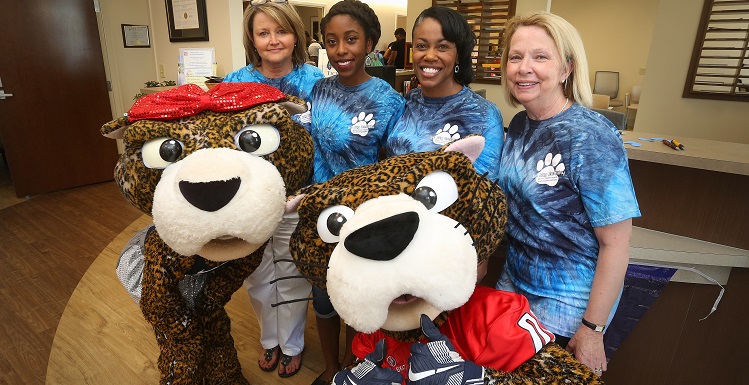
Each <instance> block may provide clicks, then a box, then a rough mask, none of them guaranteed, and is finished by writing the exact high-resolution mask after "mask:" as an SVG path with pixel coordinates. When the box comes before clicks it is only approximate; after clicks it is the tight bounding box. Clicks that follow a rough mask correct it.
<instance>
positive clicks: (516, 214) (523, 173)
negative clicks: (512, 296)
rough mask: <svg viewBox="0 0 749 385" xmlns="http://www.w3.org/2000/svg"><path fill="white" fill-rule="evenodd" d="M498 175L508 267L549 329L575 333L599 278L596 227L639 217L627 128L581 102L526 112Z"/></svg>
mask: <svg viewBox="0 0 749 385" xmlns="http://www.w3.org/2000/svg"><path fill="white" fill-rule="evenodd" d="M499 180H500V183H499V184H500V186H501V187H502V188H503V189H504V191H505V194H506V195H507V210H508V221H507V229H506V234H507V237H508V250H507V262H506V265H505V270H506V274H507V275H508V276H509V278H510V280H511V281H512V283H513V284H514V285H515V288H516V289H517V291H518V292H520V293H521V294H527V295H528V297H529V300H530V301H531V309H533V312H534V313H535V314H536V315H537V316H538V318H539V319H540V320H541V322H542V323H543V324H544V325H545V326H546V327H548V328H549V330H551V331H552V332H554V333H557V334H560V335H563V336H567V337H571V336H572V335H574V333H575V331H576V330H577V328H578V327H579V325H580V319H581V318H582V316H583V314H584V312H585V309H586V307H587V305H588V298H589V295H590V289H591V286H592V284H593V276H594V274H595V269H596V262H597V259H598V248H599V247H598V240H597V239H596V236H595V233H594V232H593V228H594V227H599V226H606V225H610V224H613V223H617V222H620V221H623V220H626V219H629V218H633V217H638V216H640V209H639V206H638V204H637V200H636V198H635V192H634V188H633V186H632V179H631V177H630V174H629V165H628V161H627V153H626V151H625V150H624V145H623V143H622V139H621V135H620V133H619V132H618V131H617V130H616V128H615V127H614V126H613V124H611V122H609V121H608V120H607V119H606V118H604V117H603V116H602V115H600V114H598V113H596V112H594V111H591V110H590V109H588V108H585V107H583V106H580V105H578V104H573V105H572V106H571V107H570V108H569V109H568V110H567V111H564V112H562V113H561V114H559V115H557V116H555V117H553V118H551V119H547V120H544V121H532V120H529V119H528V117H527V114H526V112H525V111H523V112H520V113H518V114H517V115H516V116H515V117H514V118H513V119H512V122H511V123H510V126H509V129H508V132H507V138H506V140H505V144H504V149H503V151H502V159H501V176H500V179H499ZM500 282H501V280H500ZM498 288H503V287H500V285H498ZM503 289H504V288H503Z"/></svg>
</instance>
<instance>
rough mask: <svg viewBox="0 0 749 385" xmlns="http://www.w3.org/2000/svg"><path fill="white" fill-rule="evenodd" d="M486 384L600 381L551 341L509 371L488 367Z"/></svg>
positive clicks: (546, 384) (593, 383)
mask: <svg viewBox="0 0 749 385" xmlns="http://www.w3.org/2000/svg"><path fill="white" fill-rule="evenodd" d="M484 383H485V384H486V385H504V384H513V385H517V384H524V385H526V384H527V385H561V384H567V385H577V384H590V385H598V384H603V381H601V378H600V377H598V376H597V375H595V374H594V373H593V371H591V370H590V369H589V368H588V367H587V366H585V365H583V364H581V363H580V362H579V361H578V360H576V359H574V358H573V357H572V356H571V355H570V354H569V353H568V352H567V351H566V350H564V348H562V347H561V346H559V345H557V344H555V343H550V344H548V345H546V346H544V347H543V348H542V349H541V350H540V351H539V352H538V353H536V355H535V356H533V357H531V359H529V360H528V361H526V362H525V363H523V364H522V365H520V366H519V367H518V368H517V369H515V370H514V371H512V372H510V373H506V372H502V371H499V370H494V369H491V368H487V370H486V374H485V376H484Z"/></svg>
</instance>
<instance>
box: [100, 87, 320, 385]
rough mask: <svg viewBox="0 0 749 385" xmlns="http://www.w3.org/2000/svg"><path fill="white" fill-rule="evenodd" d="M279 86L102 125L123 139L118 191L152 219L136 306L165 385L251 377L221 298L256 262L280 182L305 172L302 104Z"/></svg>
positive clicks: (308, 156) (308, 152)
mask: <svg viewBox="0 0 749 385" xmlns="http://www.w3.org/2000/svg"><path fill="white" fill-rule="evenodd" d="M236 84H237V83H234V85H232V87H237V86H236ZM247 85H248V86H253V87H258V85H257V84H249V83H248V84H247ZM262 86H264V85H261V87H260V91H262ZM220 87H222V85H218V86H216V87H215V88H214V90H215V89H218V88H220ZM253 89H254V88H253ZM274 90H275V89H274ZM253 92H254V91H253ZM275 92H278V91H277V90H275ZM281 95H282V97H281V98H280V99H279V100H276V101H275V102H265V103H260V104H255V105H253V106H251V107H249V108H245V109H243V110H239V111H232V112H212V111H204V112H200V113H198V114H196V115H193V116H187V117H181V118H179V119H175V120H164V121H157V120H138V121H134V122H132V121H130V120H128V119H127V118H121V119H118V120H115V121H112V122H110V123H107V124H106V125H104V126H103V127H102V133H103V134H104V135H105V136H107V137H110V138H122V139H123V140H124V143H125V151H124V153H123V154H122V156H121V158H120V160H119V162H118V163H117V165H116V168H115V180H116V182H117V184H118V185H119V186H120V189H121V191H122V193H123V195H124V196H125V197H126V198H127V200H128V201H129V202H130V203H132V204H133V205H134V206H135V207H137V208H139V209H140V210H142V211H143V212H145V213H147V214H152V215H153V217H154V223H155V230H153V231H150V232H149V233H148V235H147V236H146V238H145V244H144V246H143V250H144V254H145V266H144V268H143V278H142V298H141V300H140V307H141V310H142V312H143V315H144V317H145V318H146V320H147V321H148V322H149V323H150V324H151V325H152V326H153V328H154V333H155V335H156V339H157V342H158V345H159V349H160V355H159V360H158V367H159V370H160V372H161V383H162V384H204V383H205V384H248V382H247V380H246V379H245V378H244V377H243V376H242V372H241V367H240V364H239V360H238V358H237V352H236V349H235V347H234V341H233V339H232V337H231V334H230V320H229V316H228V314H227V313H226V310H225V308H224V307H225V305H226V303H227V302H228V301H229V300H230V299H231V296H232V294H233V293H234V292H235V291H237V290H238V289H239V288H240V287H241V286H242V284H243V281H244V279H245V278H246V277H247V276H248V275H250V274H251V273H252V271H253V270H254V269H255V268H256V267H257V266H258V265H259V263H260V261H261V258H262V253H263V248H264V247H263V246H264V245H265V244H266V243H267V241H268V239H269V238H270V236H271V235H272V234H273V232H274V231H275V228H276V226H277V225H278V223H279V221H280V219H281V217H282V215H283V209H284V203H285V200H286V195H287V189H288V191H295V190H296V189H298V188H300V187H301V186H303V184H304V183H305V182H306V181H307V180H308V178H309V176H310V174H311V169H312V140H311V137H310V136H309V134H308V133H307V131H306V130H305V129H304V128H303V127H302V126H301V125H299V124H297V123H295V122H293V121H292V120H291V117H290V116H291V115H290V112H292V113H299V112H300V111H304V109H305V108H306V107H304V102H303V101H302V100H301V99H298V98H295V97H292V96H285V95H283V94H281ZM243 135H251V136H253V138H254V139H253V140H254V141H250V142H249V143H252V145H250V146H248V145H247V143H248V141H247V140H246V137H245V139H242V136H243ZM258 138H259V139H258ZM260 143H262V145H259V144H260ZM196 277H197V278H196ZM185 286H189V287H187V288H186V287H185ZM185 291H188V292H189V291H192V293H193V294H194V295H193V296H192V297H191V298H185V297H183V295H182V293H183V292H185Z"/></svg>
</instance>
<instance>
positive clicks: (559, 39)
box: [500, 12, 593, 107]
mask: <svg viewBox="0 0 749 385" xmlns="http://www.w3.org/2000/svg"><path fill="white" fill-rule="evenodd" d="M530 26H535V27H539V28H541V29H543V30H544V31H546V33H547V34H548V35H549V36H550V37H551V39H552V40H553V41H554V45H556V47H557V51H558V52H559V56H560V57H561V58H563V63H562V64H563V65H564V67H565V70H566V69H569V66H570V65H571V66H572V72H570V75H569V76H568V77H567V81H566V82H565V83H563V86H562V87H563V91H564V96H565V97H568V98H570V100H572V101H573V102H577V103H578V104H581V105H583V106H586V107H590V106H591V105H593V93H592V92H591V90H590V76H589V75H588V59H586V57H585V47H584V46H583V40H582V38H581V37H580V34H579V33H578V32H577V30H576V29H575V27H573V26H572V24H570V23H569V22H568V21H567V20H565V19H563V18H561V17H559V16H557V15H554V14H551V13H548V12H538V13H534V14H531V15H527V16H515V17H513V18H512V19H510V21H509V22H507V27H506V28H505V33H504V41H503V42H502V47H503V51H502V63H501V64H500V66H501V71H502V74H506V73H507V55H508V53H509V51H510V42H511V41H512V37H513V36H514V35H515V32H517V30H518V28H520V27H530ZM502 85H503V88H504V91H505V99H506V100H507V102H508V103H510V104H512V105H513V107H517V106H518V105H519V104H520V101H519V100H518V99H517V98H515V96H513V95H512V93H511V92H510V88H509V87H508V86H507V81H506V80H504V81H503V82H502Z"/></svg>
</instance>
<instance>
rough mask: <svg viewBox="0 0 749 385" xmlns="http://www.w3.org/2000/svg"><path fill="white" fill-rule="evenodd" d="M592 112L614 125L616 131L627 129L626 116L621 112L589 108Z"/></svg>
mask: <svg viewBox="0 0 749 385" xmlns="http://www.w3.org/2000/svg"><path fill="white" fill-rule="evenodd" d="M591 109H592V110H593V111H595V112H597V113H599V114H601V115H603V116H604V117H605V118H606V119H608V120H610V121H611V123H613V124H614V127H616V129H617V130H626V129H627V115H626V114H625V113H623V112H619V111H614V110H609V109H608V108H604V109H601V108H591Z"/></svg>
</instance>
